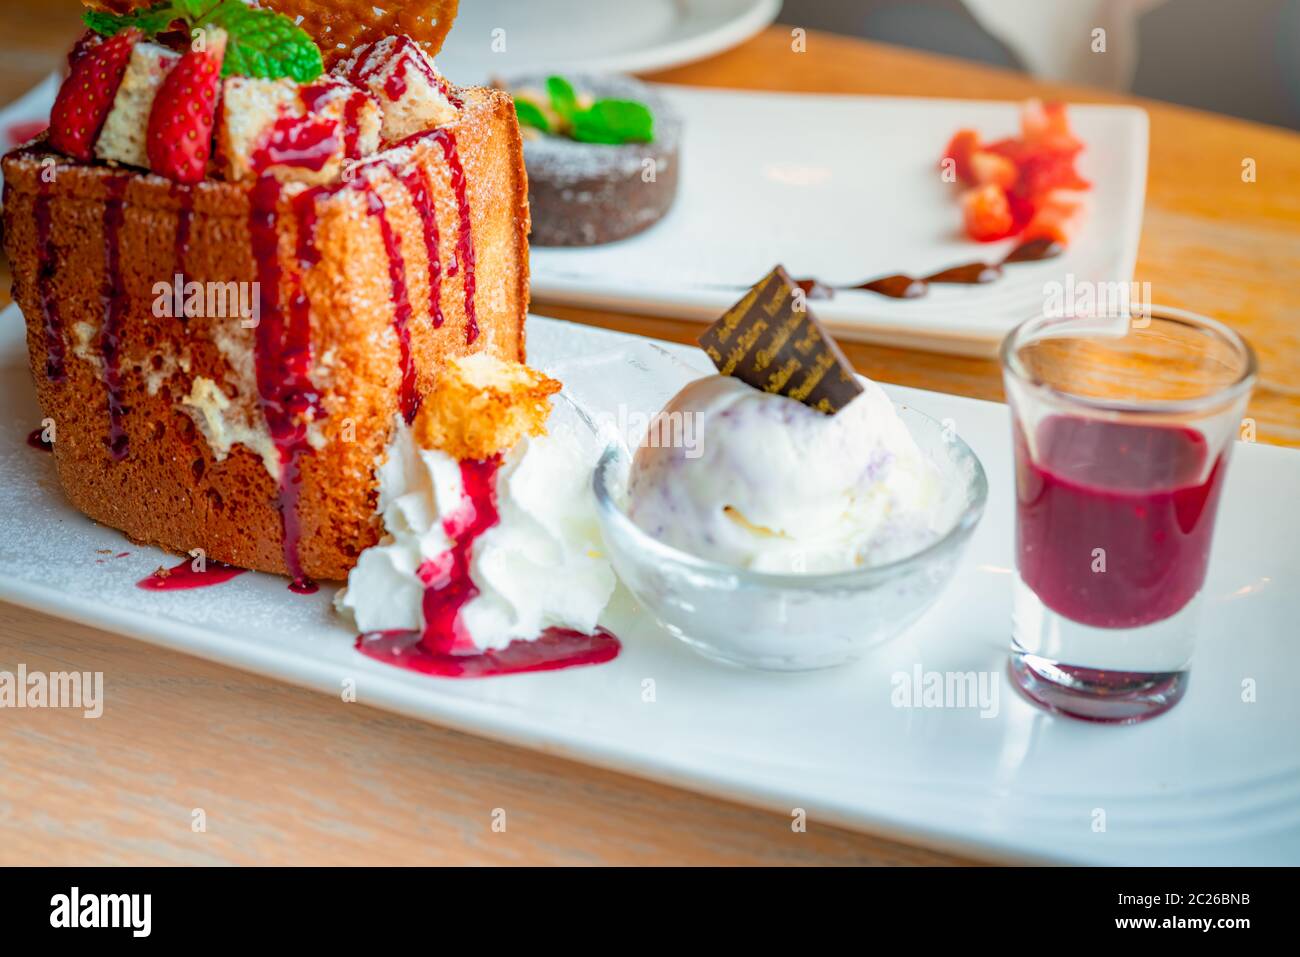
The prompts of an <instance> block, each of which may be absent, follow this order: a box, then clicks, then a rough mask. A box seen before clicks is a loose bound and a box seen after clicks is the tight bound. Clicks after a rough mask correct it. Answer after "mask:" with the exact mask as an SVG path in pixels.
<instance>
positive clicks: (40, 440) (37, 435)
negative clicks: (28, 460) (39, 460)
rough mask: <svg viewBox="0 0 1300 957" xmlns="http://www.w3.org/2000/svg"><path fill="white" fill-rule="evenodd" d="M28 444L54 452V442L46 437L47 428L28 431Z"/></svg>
mask: <svg viewBox="0 0 1300 957" xmlns="http://www.w3.org/2000/svg"><path fill="white" fill-rule="evenodd" d="M27 444H28V445H30V446H31V447H32V448H34V449H38V450H39V451H41V452H53V451H54V443H53V442H48V441H46V439H45V429H43V428H38V429H32V430H31V431H30V432H28V433H27Z"/></svg>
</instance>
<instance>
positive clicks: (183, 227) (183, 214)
mask: <svg viewBox="0 0 1300 957" xmlns="http://www.w3.org/2000/svg"><path fill="white" fill-rule="evenodd" d="M172 195H173V196H174V197H175V198H176V238H175V257H176V271H177V272H178V273H181V274H184V272H185V258H186V256H188V255H189V252H190V223H191V222H192V221H193V219H194V189H193V187H191V186H184V185H182V184H180V183H173V184H172ZM177 318H181V319H183V318H184V316H178V317H177Z"/></svg>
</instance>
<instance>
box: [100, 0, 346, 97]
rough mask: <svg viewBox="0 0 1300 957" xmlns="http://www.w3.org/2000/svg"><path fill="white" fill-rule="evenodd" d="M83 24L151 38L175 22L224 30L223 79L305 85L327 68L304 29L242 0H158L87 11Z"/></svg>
mask: <svg viewBox="0 0 1300 957" xmlns="http://www.w3.org/2000/svg"><path fill="white" fill-rule="evenodd" d="M82 20H83V22H84V23H85V24H86V26H88V27H89V28H90V29H92V30H94V31H95V32H96V33H99V34H102V35H103V36H106V37H111V36H112V35H113V34H115V33H117V32H118V31H119V30H124V29H126V28H127V27H136V28H138V29H139V30H140V32H141V33H143V34H145V35H146V36H149V37H153V36H157V35H158V34H160V33H165V32H167V31H168V30H169V29H171V28H172V26H173V25H174V24H176V23H178V22H179V23H181V24H184V26H185V27H186V28H187V30H191V31H192V30H197V29H201V28H203V27H206V26H213V27H220V28H221V29H223V30H225V31H226V56H225V59H224V60H223V61H222V64H221V73H222V75H223V76H231V75H238V76H251V77H261V78H265V79H276V78H278V77H282V76H287V77H289V78H290V79H293V80H296V81H297V82H299V83H306V82H308V81H310V80H314V79H316V77H318V76H320V75H321V73H322V72H323V71H324V69H325V65H324V63H323V62H322V61H321V54H320V48H319V47H318V46H316V43H315V41H314V40H312V38H311V37H310V36H309V35H308V33H307V31H305V30H303V29H302V28H301V27H299V26H298V25H297V24H295V23H294V22H293V21H292V20H290V19H289V18H288V17H286V16H283V15H282V14H279V13H274V12H272V11H270V10H261V9H258V8H256V7H250V6H247V5H246V4H244V3H243V2H242V0H161V2H160V3H156V4H154V5H153V6H152V7H149V8H147V9H143V10H132V11H131V12H130V13H125V14H120V15H119V14H112V13H104V12H102V11H98V10H87V11H86V13H85V15H84V16H83V17H82Z"/></svg>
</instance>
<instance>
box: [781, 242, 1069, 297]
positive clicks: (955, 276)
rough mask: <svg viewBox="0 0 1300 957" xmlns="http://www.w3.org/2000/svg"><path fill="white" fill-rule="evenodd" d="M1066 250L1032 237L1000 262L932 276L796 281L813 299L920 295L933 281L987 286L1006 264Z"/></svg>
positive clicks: (979, 263)
mask: <svg viewBox="0 0 1300 957" xmlns="http://www.w3.org/2000/svg"><path fill="white" fill-rule="evenodd" d="M1063 252H1065V246H1064V245H1063V244H1062V243H1058V242H1056V240H1053V239H1031V240H1029V241H1028V242H1024V243H1021V244H1020V245H1019V246H1017V247H1016V248H1015V249H1013V250H1011V252H1009V253H1007V254H1006V256H1004V257H1003V258H1002V260H1001V261H1000V262H996V263H987V262H983V261H979V260H977V261H975V262H968V263H962V264H961V265H959V266H950V267H949V268H947V269H942V270H940V271H939V272H936V273H932V274H931V275H929V276H921V277H917V276H908V275H906V274H904V273H895V274H893V275H890V276H881V277H880V278H878V279H868V280H866V281H865V282H860V283H856V284H854V285H849V286H832V285H830V284H829V283H824V282H822V281H821V280H819V279H811V278H810V279H796V280H795V285H797V286H798V287H799V288H800V289H802V290H803V291H804V294H805V295H806V296H807V297H808V298H809V299H830V298H831V297H832V296H834V295H835V291H836V290H862V291H865V292H874V293H876V294H877V295H879V296H888V297H889V298H890V299H917V298H920V297H921V296H924V295H925V294H926V293H927V292H929V291H930V286H932V285H944V286H983V285H985V284H987V283H991V282H995V281H997V280H998V279H1000V278H1002V267H1004V266H1006V265H1008V264H1009V263H1027V262H1039V261H1041V260H1044V259H1055V258H1056V257H1057V256H1059V255H1061V253H1063Z"/></svg>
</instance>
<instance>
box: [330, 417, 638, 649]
mask: <svg viewBox="0 0 1300 957" xmlns="http://www.w3.org/2000/svg"><path fill="white" fill-rule="evenodd" d="M594 458H595V455H594V454H592V453H589V452H588V451H587V450H585V449H584V448H583V446H582V444H581V443H580V442H579V441H578V439H577V438H576V437H575V436H574V435H573V434H572V433H571V432H569V431H568V430H565V429H560V430H554V431H552V433H551V434H548V435H543V436H532V437H525V438H523V439H521V440H520V441H519V442H518V443H516V445H515V446H514V447H513V448H512V449H511V450H510V451H509V452H507V453H505V455H504V456H503V459H502V462H501V465H500V467H499V468H498V469H497V471H496V474H495V476H494V479H493V481H494V482H495V491H496V505H497V511H498V514H499V521H498V522H497V523H496V524H495V525H493V526H492V527H490V528H488V529H486V530H485V531H483V532H482V533H481V534H479V536H478V537H477V538H476V539H474V541H473V543H472V546H471V549H472V550H471V553H470V564H469V574H470V579H471V581H472V582H473V584H474V586H475V588H476V589H477V594H476V595H474V597H472V598H471V599H470V600H469V601H468V602H466V603H465V604H464V605H463V606H461V609H460V612H459V621H458V624H459V626H460V628H459V631H460V633H461V634H463V635H468V636H469V638H470V640H471V641H472V643H473V645H474V647H475V648H477V649H479V650H482V651H487V650H499V649H502V648H505V647H506V646H507V645H509V644H510V643H511V642H512V641H517V640H524V641H531V640H534V639H537V638H538V637H540V636H541V635H542V633H543V632H544V631H545V630H546V629H548V628H566V629H572V630H574V631H579V632H583V633H591V632H593V631H594V630H595V629H596V626H597V620H598V619H599V617H600V614H601V612H602V611H604V609H605V606H606V604H608V602H609V598H610V595H611V594H612V593H613V591H614V584H615V579H614V572H613V570H612V568H611V567H610V564H609V561H608V559H607V558H606V557H605V555H604V550H603V545H602V542H601V537H600V529H599V526H598V525H597V521H596V511H595V509H596V505H595V499H594V496H593V494H592V491H591V473H592V468H593V466H594ZM378 477H379V511H380V513H381V514H382V516H383V520H384V529H385V532H386V534H385V535H384V537H383V539H382V540H381V541H380V542H379V543H378V544H377V545H375V546H373V547H371V548H368V549H366V550H365V551H364V552H362V553H361V556H360V558H359V559H358V561H357V565H356V567H355V568H353V570H352V572H351V574H350V575H349V576H348V584H347V587H346V588H345V589H344V590H343V591H341V592H339V593H338V595H337V596H336V597H335V605H336V607H337V608H338V610H339V611H340V612H342V613H344V614H347V615H350V616H351V617H352V618H353V619H354V620H355V622H356V625H357V628H358V629H359V630H360V631H362V632H371V631H386V630H390V629H401V630H414V631H420V630H421V629H422V628H423V625H424V612H423V601H424V594H425V590H426V586H425V583H424V582H423V581H422V580H421V578H420V576H419V569H420V566H421V565H423V564H424V563H425V562H427V561H433V560H437V559H438V558H439V557H440V556H443V555H445V554H446V553H447V552H448V550H449V549H451V547H452V545H453V541H452V538H451V536H450V535H449V534H448V528H447V524H448V522H453V523H454V522H455V521H456V520H457V518H456V517H457V516H460V515H463V509H464V508H465V503H466V490H465V487H464V481H463V478H462V471H461V468H460V463H459V462H458V461H457V460H456V459H454V458H452V457H451V456H449V455H447V454H446V453H445V452H441V451H437V450H432V449H423V448H420V447H419V445H418V444H417V443H416V441H415V439H414V436H413V434H412V430H411V429H410V428H409V427H408V426H407V425H406V424H405V423H404V422H402V421H400V417H399V420H398V422H397V424H396V433H395V436H394V439H393V441H392V443H391V444H390V446H389V449H388V452H387V455H386V457H385V459H384V461H383V462H382V463H381V464H380V466H379V468H378Z"/></svg>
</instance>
